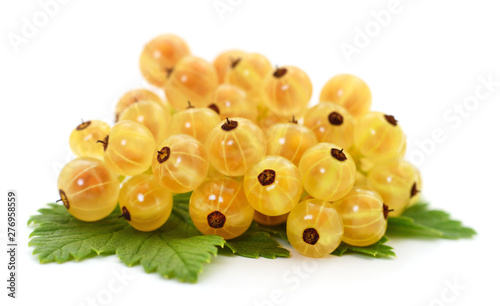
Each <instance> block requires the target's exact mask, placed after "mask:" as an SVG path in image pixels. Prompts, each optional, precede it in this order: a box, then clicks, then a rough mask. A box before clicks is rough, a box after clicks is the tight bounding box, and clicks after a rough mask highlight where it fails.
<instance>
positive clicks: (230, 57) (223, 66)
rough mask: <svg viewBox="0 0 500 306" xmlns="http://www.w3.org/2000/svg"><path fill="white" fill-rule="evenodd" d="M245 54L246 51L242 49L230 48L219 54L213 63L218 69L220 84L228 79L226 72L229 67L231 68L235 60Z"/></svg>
mask: <svg viewBox="0 0 500 306" xmlns="http://www.w3.org/2000/svg"><path fill="white" fill-rule="evenodd" d="M245 55H246V52H244V51H241V50H228V51H224V52H222V53H221V54H219V55H217V57H216V58H215V60H214V61H213V63H212V65H213V66H214V68H215V70H216V71H217V76H218V80H219V84H223V83H224V81H225V79H226V74H227V72H228V71H229V69H231V65H232V64H233V61H235V60H236V59H238V58H243V57H244V56H245Z"/></svg>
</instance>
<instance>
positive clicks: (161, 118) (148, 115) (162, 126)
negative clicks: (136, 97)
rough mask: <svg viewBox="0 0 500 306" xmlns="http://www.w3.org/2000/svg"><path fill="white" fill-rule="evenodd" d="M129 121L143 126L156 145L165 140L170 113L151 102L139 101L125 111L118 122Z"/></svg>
mask: <svg viewBox="0 0 500 306" xmlns="http://www.w3.org/2000/svg"><path fill="white" fill-rule="evenodd" d="M124 120H130V121H134V122H137V123H139V124H142V125H144V126H145V127H146V128H148V129H149V131H150V132H151V134H153V137H154V139H155V142H156V143H158V142H160V141H162V140H163V139H165V137H166V136H167V130H168V126H169V123H170V113H168V112H167V111H166V110H165V109H164V108H163V107H161V106H160V105H158V104H157V103H155V102H153V101H148V100H144V101H140V102H137V103H134V104H133V105H131V106H129V107H128V108H127V109H125V110H124V111H123V112H122V114H121V115H120V117H119V119H118V121H124Z"/></svg>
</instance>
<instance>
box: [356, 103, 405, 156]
mask: <svg viewBox="0 0 500 306" xmlns="http://www.w3.org/2000/svg"><path fill="white" fill-rule="evenodd" d="M354 142H355V146H356V150H357V151H358V152H359V154H360V155H361V156H362V157H364V158H366V159H369V160H370V161H371V162H374V163H380V162H384V161H389V160H391V159H394V158H398V157H400V156H401V154H402V152H403V148H404V145H405V142H406V137H405V135H404V133H403V130H402V129H401V127H400V125H399V123H398V121H397V120H396V119H395V118H394V117H393V116H390V115H386V114H383V113H380V112H369V113H366V114H365V115H363V116H362V117H360V118H359V119H358V121H357V122H356V127H355V128H354Z"/></svg>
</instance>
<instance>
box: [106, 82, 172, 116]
mask: <svg viewBox="0 0 500 306" xmlns="http://www.w3.org/2000/svg"><path fill="white" fill-rule="evenodd" d="M143 100H147V101H153V102H155V103H156V104H158V105H159V106H161V107H163V108H165V109H166V110H168V109H169V105H168V104H167V102H165V101H164V100H162V99H161V98H160V97H158V95H157V94H155V93H154V92H152V91H150V90H147V89H144V88H140V89H133V90H130V91H128V92H126V93H125V94H124V95H123V96H122V97H121V98H120V100H118V103H117V104H116V106H115V120H116V121H118V118H119V117H120V115H121V113H122V112H123V111H124V110H125V109H126V108H128V107H129V106H131V105H132V104H134V103H136V102H139V101H143Z"/></svg>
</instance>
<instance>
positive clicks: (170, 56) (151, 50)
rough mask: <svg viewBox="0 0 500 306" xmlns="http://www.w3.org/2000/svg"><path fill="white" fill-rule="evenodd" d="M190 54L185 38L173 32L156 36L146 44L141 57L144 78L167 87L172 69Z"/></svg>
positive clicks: (140, 64)
mask: <svg viewBox="0 0 500 306" xmlns="http://www.w3.org/2000/svg"><path fill="white" fill-rule="evenodd" d="M189 54H190V51H189V47H188V45H187V44H186V42H185V41H184V40H182V39H181V38H180V37H178V36H176V35H172V34H165V35H160V36H158V37H155V38H154V39H152V40H151V41H150V42H148V43H147V44H146V46H145V47H144V49H143V50H142V53H141V56H140V59H139V68H140V70H141V73H142V75H143V76H144V78H145V79H146V80H147V81H148V82H149V83H151V84H153V85H155V86H157V87H162V88H163V87H165V86H166V84H167V81H168V77H169V75H170V74H171V72H172V69H173V68H174V67H175V66H176V65H177V63H178V62H179V61H180V60H181V59H182V58H183V57H185V56H188V55H189Z"/></svg>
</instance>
